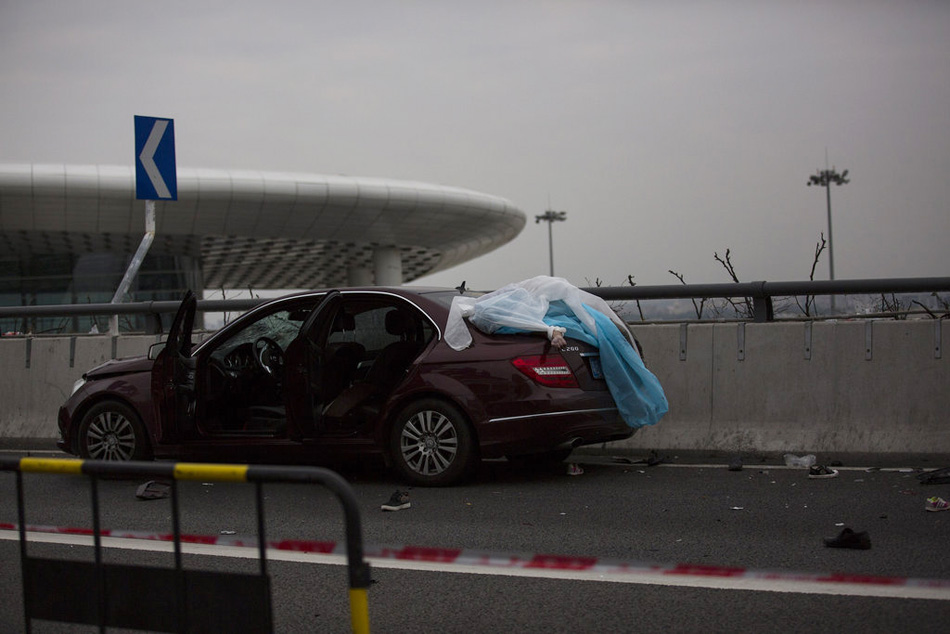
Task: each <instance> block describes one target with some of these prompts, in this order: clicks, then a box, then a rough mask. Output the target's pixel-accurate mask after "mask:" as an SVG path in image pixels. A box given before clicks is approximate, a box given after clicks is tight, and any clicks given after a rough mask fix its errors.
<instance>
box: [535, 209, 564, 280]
mask: <svg viewBox="0 0 950 634" xmlns="http://www.w3.org/2000/svg"><path fill="white" fill-rule="evenodd" d="M542 220H543V221H544V222H546V223H548V259H549V261H550V275H551V277H554V238H553V232H552V231H551V227H552V226H553V225H554V223H555V222H561V221H564V220H567V212H566V211H552V210H550V209H548V210H547V211H545V212H544V213H543V214H540V215H537V216H535V217H534V224H538V223H539V222H541V221H542Z"/></svg>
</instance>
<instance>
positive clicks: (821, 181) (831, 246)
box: [808, 163, 851, 313]
mask: <svg viewBox="0 0 950 634" xmlns="http://www.w3.org/2000/svg"><path fill="white" fill-rule="evenodd" d="M825 165H827V163H825ZM850 182H851V181H850V180H848V170H845V171H843V172H841V173H840V174H839V173H838V172H836V171H835V168H834V167H832V168H831V169H830V170H829V169H827V168H826V169H823V170H818V171H817V173H816V174H812V175H811V176H810V177H809V178H808V186H809V187H811V186H812V185H818V186H820V187H824V188H825V196H826V198H827V200H828V273H829V276H830V277H831V279H832V280H834V279H835V242H834V239H833V238H832V234H831V186H832V185H846V184H848V183H850ZM834 311H835V296H834V295H832V296H831V312H832V313H834Z"/></svg>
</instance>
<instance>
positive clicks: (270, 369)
mask: <svg viewBox="0 0 950 634" xmlns="http://www.w3.org/2000/svg"><path fill="white" fill-rule="evenodd" d="M254 361H255V362H256V363H257V367H258V368H260V369H261V370H263V371H264V373H265V374H267V375H268V376H279V375H280V371H281V370H282V369H283V367H284V350H283V349H282V348H281V347H280V344H278V343H277V342H276V341H274V340H273V339H271V338H270V337H258V338H257V340H256V341H255V342H254Z"/></svg>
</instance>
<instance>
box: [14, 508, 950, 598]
mask: <svg viewBox="0 0 950 634" xmlns="http://www.w3.org/2000/svg"><path fill="white" fill-rule="evenodd" d="M0 530H8V531H17V530H19V527H18V526H17V525H16V524H11V523H5V522H0ZM26 530H27V531H28V532H33V533H52V534H60V535H81V536H92V534H93V531H92V529H88V528H69V527H62V526H41V525H27V527H26ZM100 536H102V537H111V538H119V539H141V540H149V541H162V542H171V541H174V536H173V535H172V534H171V533H149V532H144V531H127V530H114V529H104V530H102V531H100ZM180 541H181V543H183V544H202V545H209V546H233V547H244V548H257V547H258V540H257V539H256V538H253V537H250V538H243V537H235V536H232V535H220V536H213V535H189V534H182V535H180ZM266 547H267V548H268V549H272V550H283V551H294V552H303V553H314V554H321V555H341V556H345V555H346V544H345V543H342V542H332V541H329V542H328V541H314V540H293V539H285V540H277V541H268V542H266ZM363 552H364V556H365V557H366V558H367V559H371V560H372V559H376V560H395V561H412V562H423V563H434V564H442V565H457V566H479V567H488V568H502V569H508V570H511V569H524V570H541V569H543V570H559V571H573V572H587V573H594V574H598V575H603V576H605V577H609V576H611V575H624V574H650V575H657V576H663V577H680V578H683V577H705V578H709V577H717V578H729V579H749V580H760V581H791V582H810V583H825V584H862V585H873V586H889V587H904V588H929V589H941V590H950V579H922V578H913V577H887V576H878V575H858V574H849V573H808V572H777V571H762V570H749V569H747V568H739V567H729V566H711V565H697V564H684V563H677V564H656V563H643V562H629V561H619V560H610V559H600V558H597V557H576V556H568V555H549V554H527V555H520V554H503V553H494V552H485V551H477V550H468V549H460V548H432V547H426V546H377V545H369V546H364V549H363Z"/></svg>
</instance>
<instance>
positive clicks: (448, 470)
mask: <svg viewBox="0 0 950 634" xmlns="http://www.w3.org/2000/svg"><path fill="white" fill-rule="evenodd" d="M390 452H391V456H392V461H393V466H394V467H395V469H396V470H397V471H398V472H399V474H400V475H402V476H403V477H404V478H405V479H406V480H408V481H409V482H410V483H412V484H416V485H420V486H447V485H451V484H456V483H458V482H459V481H461V480H462V479H464V478H466V477H467V476H469V475H470V474H471V472H472V470H473V469H474V467H475V465H476V463H477V460H478V449H477V447H476V446H475V435H474V434H473V433H472V430H471V428H470V427H469V424H468V421H467V420H466V419H465V416H464V415H463V414H462V413H461V412H460V411H459V410H458V408H457V407H455V406H453V405H451V404H449V403H446V402H445V401H442V400H439V399H422V400H419V401H416V402H415V403H413V404H411V405H409V406H408V407H406V408H405V409H403V410H402V411H401V412H400V413H399V415H398V416H397V417H396V419H395V424H394V425H393V428H392V434H391V436H390Z"/></svg>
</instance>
